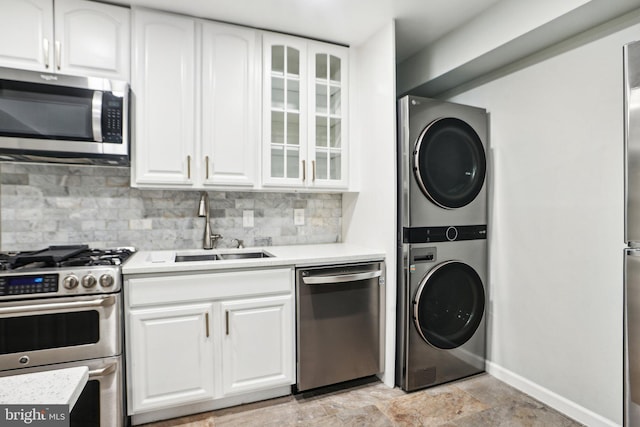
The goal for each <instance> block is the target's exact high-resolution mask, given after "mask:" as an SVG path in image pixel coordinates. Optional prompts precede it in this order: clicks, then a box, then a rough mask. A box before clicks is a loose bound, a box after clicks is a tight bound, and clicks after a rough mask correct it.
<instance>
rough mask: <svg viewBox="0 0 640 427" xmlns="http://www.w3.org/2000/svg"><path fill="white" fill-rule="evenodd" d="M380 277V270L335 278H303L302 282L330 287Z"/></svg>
mask: <svg viewBox="0 0 640 427" xmlns="http://www.w3.org/2000/svg"><path fill="white" fill-rule="evenodd" d="M381 275H382V271H381V270H377V271H367V272H364V273H354V274H337V275H335V276H311V277H303V278H302V282H303V283H304V284H305V285H332V284H336V283H343V282H355V281H357V280H367V279H375V278H376V277H380V276H381Z"/></svg>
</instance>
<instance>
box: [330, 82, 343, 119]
mask: <svg viewBox="0 0 640 427" xmlns="http://www.w3.org/2000/svg"><path fill="white" fill-rule="evenodd" d="M340 101H341V98H340V88H339V87H336V86H332V87H331V100H330V102H331V110H330V112H331V114H333V115H337V114H340V112H341V105H340V104H341V102H340Z"/></svg>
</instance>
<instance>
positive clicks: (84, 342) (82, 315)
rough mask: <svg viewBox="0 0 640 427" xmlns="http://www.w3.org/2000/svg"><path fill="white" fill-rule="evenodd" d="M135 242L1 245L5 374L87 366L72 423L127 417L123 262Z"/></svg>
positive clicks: (109, 422)
mask: <svg viewBox="0 0 640 427" xmlns="http://www.w3.org/2000/svg"><path fill="white" fill-rule="evenodd" d="M133 252H134V249H133V248H117V249H106V250H100V249H90V248H89V247H88V246H86V245H77V246H51V247H49V248H46V249H42V250H38V251H31V252H18V253H6V252H5V253H0V376H8V375H17V374H22V373H29V372H39V371H47V370H53V369H60V368H68V367H73V366H88V367H89V381H88V382H87V385H86V386H85V388H84V390H83V392H82V394H81V396H80V398H79V399H78V401H77V402H76V405H75V406H74V409H73V411H72V413H71V426H102V427H105V426H121V425H123V424H125V422H126V419H125V416H126V414H125V411H124V385H123V381H124V375H123V359H122V348H123V344H122V341H123V340H122V292H121V290H122V274H121V270H120V268H121V265H122V264H123V263H124V262H125V261H126V260H127V258H129V256H130V255H131V254H132V253H133Z"/></svg>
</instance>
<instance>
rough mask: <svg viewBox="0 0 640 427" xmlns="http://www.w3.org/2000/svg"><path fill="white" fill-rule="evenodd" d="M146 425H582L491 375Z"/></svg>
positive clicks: (367, 385)
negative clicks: (408, 390)
mask: <svg viewBox="0 0 640 427" xmlns="http://www.w3.org/2000/svg"><path fill="white" fill-rule="evenodd" d="M350 385H351V387H349V388H346V389H345V388H341V387H340V388H339V387H328V388H324V389H322V390H321V391H316V392H309V393H302V394H298V395H295V396H286V397H281V398H278V399H272V400H267V401H264V402H257V403H251V404H248V405H242V406H237V407H234V408H227V409H221V410H218V411H213V412H205V413H202V414H197V415H192V416H188V417H183V418H176V419H173V420H167V421H161V422H157V423H152V424H147V425H146V426H145V427H169V426H183V427H187V426H188V427H222V426H243V427H244V426H260V427H263V426H273V427H280V426H305V427H306V426H353V427H356V426H367V427H369V426H372V427H377V426H380V427H383V426H438V427H482V426H487V427H489V426H491V427H496V426H504V427H507V426H508V427H519V426H523V427H524V426H526V427H534V426H540V427H543V426H544V427H548V426H553V427H573V426H581V425H582V424H580V423H577V422H576V421H573V420H572V419H570V418H568V417H566V416H564V415H562V414H561V413H559V412H557V411H555V410H553V409H551V408H549V407H548V406H546V405H544V404H542V403H540V402H539V401H537V400H535V399H534V398H532V397H531V396H528V395H526V394H524V393H522V392H520V391H518V390H516V389H514V388H512V387H510V386H508V385H506V384H504V383H503V382H501V381H498V380H497V379H495V378H493V377H492V376H490V375H487V374H481V375H478V376H475V377H471V378H468V379H465V380H461V381H457V382H453V383H449V384H445V385H442V386H437V387H433V388H429V389H425V390H421V391H417V392H413V393H405V392H403V391H402V390H399V389H398V388H394V389H391V388H389V387H386V386H385V385H383V384H382V383H380V382H378V381H373V380H364V381H359V382H354V383H351V384H350Z"/></svg>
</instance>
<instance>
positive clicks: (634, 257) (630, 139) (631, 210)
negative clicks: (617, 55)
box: [623, 42, 640, 426]
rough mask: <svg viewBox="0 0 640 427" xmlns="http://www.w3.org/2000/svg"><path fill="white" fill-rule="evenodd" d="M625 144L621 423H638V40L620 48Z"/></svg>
mask: <svg viewBox="0 0 640 427" xmlns="http://www.w3.org/2000/svg"><path fill="white" fill-rule="evenodd" d="M623 59H624V61H623V62H624V85H625V91H624V112H625V115H624V125H625V132H624V136H625V138H624V145H625V227H624V234H625V242H626V243H627V245H628V248H627V249H625V251H624V308H625V310H624V425H626V426H640V42H633V43H629V44H628V45H626V46H624V49H623Z"/></svg>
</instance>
